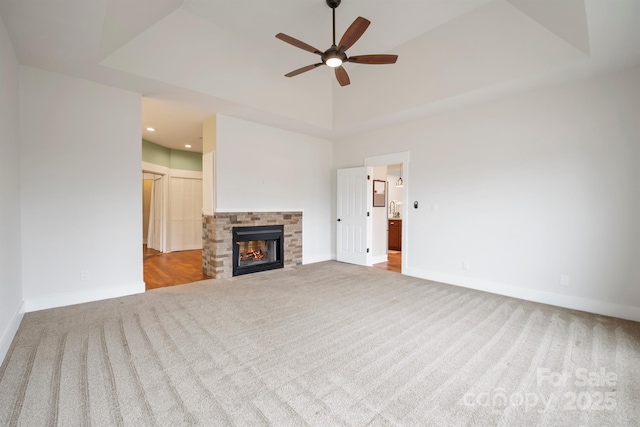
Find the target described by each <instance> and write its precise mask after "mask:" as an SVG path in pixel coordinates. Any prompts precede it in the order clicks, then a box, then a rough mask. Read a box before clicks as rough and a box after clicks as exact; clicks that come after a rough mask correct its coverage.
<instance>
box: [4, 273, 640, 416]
mask: <svg viewBox="0 0 640 427" xmlns="http://www.w3.org/2000/svg"><path fill="white" fill-rule="evenodd" d="M187 424H199V425H236V426H244V425H246V426H249V425H250V426H254V425H275V426H289V425H318V426H332V425H353V426H363V425H375V426H377V425H385V426H387V425H438V426H443V425H463V424H466V425H505V426H515V425H524V424H527V425H573V426H576V425H594V426H595V425H598V426H600V425H629V426H631V425H636V426H637V425H640V324H638V323H634V322H627V321H621V320H617V319H613V318H608V317H602V316H596V315H591V314H586V313H581V312H575V311H571V310H565V309H560V308H555V307H550V306H545V305H541V304H535V303H529V302H524V301H520V300H516V299H511V298H506V297H500V296H496V295H491V294H487V293H482V292H476V291H471V290H467V289H463V288H458V287H454V286H449V285H443V284H438V283H433V282H428V281H424V280H419V279H413V278H409V277H404V276H402V275H399V274H394V273H389V272H386V271H382V270H378V269H375V268H363V267H357V266H351V265H346V264H340V263H337V262H325V263H319V264H313V265H308V266H303V267H300V268H295V269H286V270H278V271H272V272H267V273H261V274H257V275H255V274H254V275H249V276H243V277H240V278H235V279H231V280H217V281H214V280H209V281H204V282H198V283H194V284H189V285H184V286H176V287H173V288H164V289H158V290H153V291H149V292H147V293H146V294H144V295H137V296H131V297H124V298H117V299H112V300H108V301H101V302H95V303H89V304H82V305H77V306H72V307H64V308H58V309H52V310H45V311H41V312H36V313H29V314H27V315H25V317H24V320H23V322H22V325H21V326H20V329H19V331H18V334H17V336H16V338H15V340H14V342H13V345H12V347H11V349H10V350H9V354H8V355H7V358H6V360H5V362H4V364H3V365H2V367H1V368H0V425H3V426H5V425H11V426H12V425H26V426H46V425H64V426H76V425H131V426H141V425H187Z"/></svg>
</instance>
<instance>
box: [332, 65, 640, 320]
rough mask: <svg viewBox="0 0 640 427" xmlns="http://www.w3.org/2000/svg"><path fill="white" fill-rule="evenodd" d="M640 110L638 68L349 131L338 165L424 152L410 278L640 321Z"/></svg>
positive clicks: (337, 152) (414, 189) (415, 175)
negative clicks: (361, 131) (564, 279)
mask: <svg viewBox="0 0 640 427" xmlns="http://www.w3.org/2000/svg"><path fill="white" fill-rule="evenodd" d="M638 117H640V68H633V69H629V70H626V71H621V72H616V73H611V74H606V75H601V76H599V77H597V78H590V79H583V80H579V81H575V82H572V83H567V84H563V85H559V86H555V87H552V88H548V89H543V90H537V91H533V92H530V93H527V94H524V95H519V96H516V97H512V98H509V99H503V100H499V101H495V102H492V103H487V104H484V105H480V106H475V107H472V108H468V109H465V110H461V111H457V112H452V113H449V114H445V115H441V116H435V117H431V118H427V119H423V120H420V121H415V122H411V123H407V124H403V125H398V126H394V127H390V128H386V129H383V130H379V131H375V132H370V133H365V134H361V135H357V136H353V137H348V138H345V139H343V140H340V141H337V142H336V143H334V167H335V168H340V167H345V166H351V165H354V164H362V161H363V158H364V157H366V156H370V155H379V154H381V153H394V152H399V151H409V152H410V153H411V169H410V171H409V175H408V176H405V177H404V179H405V182H409V183H410V187H409V195H408V199H409V200H405V203H410V204H411V205H412V206H411V207H410V209H409V214H408V215H409V218H408V219H409V220H410V221H409V224H410V227H409V230H408V236H409V242H403V245H404V249H405V250H406V249H408V252H409V253H408V259H407V263H408V268H407V270H406V271H405V272H406V273H407V274H411V275H415V276H420V277H425V278H431V279H434V280H440V281H445V282H448V283H454V284H458V285H462V286H468V287H473V288H478V289H484V290H488V291H492V292H497V293H503V294H507V295H513V296H517V297H521V298H525V299H532V300H538V301H543V302H547V303H552V304H557V305H563V306H569V307H575V308H579V309H583V310H587V311H594V312H601V313H604V314H612V315H616V316H620V317H626V318H632V319H635V320H640V283H639V281H640V270H639V265H640V264H639V263H638V259H640V248H639V245H640V232H639V224H640V222H639V221H638V218H640V191H639V186H638V184H639V182H640V164H639V163H640V128H639V125H638ZM413 201H419V203H420V205H419V209H417V210H416V209H413ZM433 204H438V207H439V209H438V211H433V210H431V205H433ZM407 243H408V247H407ZM463 261H465V262H468V263H469V269H468V270H467V271H464V270H462V262H463ZM561 275H568V276H569V278H570V281H569V282H570V283H569V286H566V287H565V286H560V283H559V282H560V276H561Z"/></svg>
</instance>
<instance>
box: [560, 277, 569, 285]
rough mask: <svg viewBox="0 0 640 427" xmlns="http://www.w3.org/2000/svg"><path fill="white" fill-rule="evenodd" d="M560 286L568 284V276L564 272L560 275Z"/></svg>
mask: <svg viewBox="0 0 640 427" xmlns="http://www.w3.org/2000/svg"><path fill="white" fill-rule="evenodd" d="M560 286H569V276H568V275H566V274H561V275H560Z"/></svg>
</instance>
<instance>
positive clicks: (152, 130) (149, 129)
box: [147, 128, 156, 132]
mask: <svg viewBox="0 0 640 427" xmlns="http://www.w3.org/2000/svg"><path fill="white" fill-rule="evenodd" d="M147 130H148V131H149V132H155V131H156V130H155V129H154V128H147Z"/></svg>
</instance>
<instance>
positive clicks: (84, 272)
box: [80, 270, 89, 280]
mask: <svg viewBox="0 0 640 427" xmlns="http://www.w3.org/2000/svg"><path fill="white" fill-rule="evenodd" d="M80 280H89V270H81V271H80Z"/></svg>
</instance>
